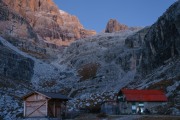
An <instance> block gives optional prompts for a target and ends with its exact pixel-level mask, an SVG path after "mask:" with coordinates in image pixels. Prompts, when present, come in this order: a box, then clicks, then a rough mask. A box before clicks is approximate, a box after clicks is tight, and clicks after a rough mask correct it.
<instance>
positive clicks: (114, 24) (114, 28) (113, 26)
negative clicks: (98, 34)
mask: <svg viewBox="0 0 180 120" xmlns="http://www.w3.org/2000/svg"><path fill="white" fill-rule="evenodd" d="M127 29H128V26H126V25H123V24H120V23H119V22H118V21H117V20H116V19H110V20H109V21H108V23H107V25H106V29H105V32H106V33H112V32H118V31H121V30H127Z"/></svg>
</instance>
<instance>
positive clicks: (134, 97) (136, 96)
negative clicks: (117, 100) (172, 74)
mask: <svg viewBox="0 0 180 120" xmlns="http://www.w3.org/2000/svg"><path fill="white" fill-rule="evenodd" d="M121 91H122V93H123V94H124V95H125V97H126V100H127V101H140V102H145V101H147V102H166V101H167V97H166V95H165V94H164V92H162V91H161V90H130V89H122V90H121Z"/></svg>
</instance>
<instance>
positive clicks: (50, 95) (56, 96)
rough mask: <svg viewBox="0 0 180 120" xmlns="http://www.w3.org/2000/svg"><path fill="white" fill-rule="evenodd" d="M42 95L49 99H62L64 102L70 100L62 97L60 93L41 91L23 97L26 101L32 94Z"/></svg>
mask: <svg viewBox="0 0 180 120" xmlns="http://www.w3.org/2000/svg"><path fill="white" fill-rule="evenodd" d="M35 93H36V94H41V95H43V96H45V97H47V98H49V99H62V100H70V98H69V97H67V96H65V95H62V94H60V93H53V92H40V91H34V92H31V93H29V94H26V95H25V96H23V97H22V98H23V99H26V98H27V97H29V96H31V95H32V94H35Z"/></svg>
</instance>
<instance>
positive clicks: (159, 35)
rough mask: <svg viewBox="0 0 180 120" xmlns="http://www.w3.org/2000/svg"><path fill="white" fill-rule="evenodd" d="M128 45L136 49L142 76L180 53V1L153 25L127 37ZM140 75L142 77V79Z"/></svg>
mask: <svg viewBox="0 0 180 120" xmlns="http://www.w3.org/2000/svg"><path fill="white" fill-rule="evenodd" d="M125 43H126V46H128V47H130V48H132V49H135V48H140V49H141V50H136V51H137V53H138V55H137V56H139V57H141V58H142V59H141V62H140V65H139V69H138V71H139V73H141V74H142V76H141V77H143V76H145V75H147V74H150V73H151V72H152V70H154V69H155V68H158V67H159V66H161V65H163V64H164V63H165V61H167V60H168V59H171V58H174V57H179V55H180V46H179V45H180V1H178V2H176V3H175V4H173V5H172V6H171V7H170V8H169V9H168V10H167V11H166V12H165V13H164V14H163V15H162V16H161V17H160V18H159V19H158V21H157V22H156V23H154V24H153V25H152V26H151V27H149V28H145V29H143V30H141V31H139V32H137V33H136V34H135V35H133V36H130V37H128V38H127V39H126V42H125ZM141 77H140V79H141Z"/></svg>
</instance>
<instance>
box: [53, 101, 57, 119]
mask: <svg viewBox="0 0 180 120" xmlns="http://www.w3.org/2000/svg"><path fill="white" fill-rule="evenodd" d="M53 107H54V108H53V112H54V117H56V102H55V101H54V106H53Z"/></svg>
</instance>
